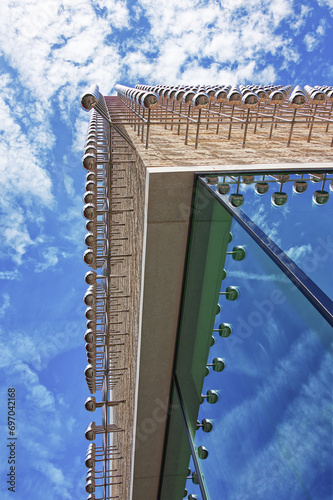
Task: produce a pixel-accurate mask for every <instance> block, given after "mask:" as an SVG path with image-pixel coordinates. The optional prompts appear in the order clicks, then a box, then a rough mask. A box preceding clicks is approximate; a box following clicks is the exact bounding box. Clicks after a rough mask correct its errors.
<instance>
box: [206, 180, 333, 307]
mask: <svg viewBox="0 0 333 500" xmlns="http://www.w3.org/2000/svg"><path fill="white" fill-rule="evenodd" d="M332 179H333V176H332V174H330V175H329V174H323V173H321V174H319V173H313V174H307V173H305V174H294V173H290V174H271V175H240V176H237V175H233V176H224V177H215V179H214V178H212V181H210V184H211V186H212V188H213V189H214V190H215V191H216V192H219V193H220V194H224V195H227V196H228V198H229V199H230V200H231V202H232V204H233V205H234V206H235V207H241V210H242V211H243V212H244V213H245V214H246V215H247V216H248V217H250V218H251V219H252V220H253V222H255V224H257V225H258V226H259V227H260V229H262V230H263V231H264V232H265V233H266V234H267V236H269V237H270V238H271V239H272V240H273V241H274V243H276V245H278V246H279V247H280V248H281V249H282V250H283V251H284V252H285V253H286V254H287V255H288V256H289V257H290V258H291V259H292V260H294V261H295V262H296V264H297V265H298V266H299V267H300V268H301V269H302V270H303V271H304V272H305V273H306V274H307V275H308V276H309V277H310V278H311V279H312V280H313V281H314V282H315V283H316V284H317V285H318V286H319V287H320V288H321V289H322V290H323V291H324V292H325V293H326V294H327V295H328V296H329V297H330V298H333V281H332V273H328V272H327V270H328V269H331V268H332V267H333V225H332V224H331V223H330V220H331V217H332V213H333V193H332V189H333V181H332ZM214 181H216V184H215V185H214ZM330 194H331V195H330Z"/></svg>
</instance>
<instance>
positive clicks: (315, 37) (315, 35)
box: [304, 19, 327, 52]
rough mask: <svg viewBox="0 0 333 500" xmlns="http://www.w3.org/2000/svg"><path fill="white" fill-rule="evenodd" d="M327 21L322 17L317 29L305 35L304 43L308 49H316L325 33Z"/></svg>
mask: <svg viewBox="0 0 333 500" xmlns="http://www.w3.org/2000/svg"><path fill="white" fill-rule="evenodd" d="M326 26H327V22H326V20H325V19H321V20H320V23H319V24H318V26H317V28H316V30H315V31H313V32H310V33H307V34H306V35H305V37H304V43H305V46H306V50H307V51H308V52H312V51H313V50H315V49H316V48H317V47H318V46H319V44H320V42H321V37H322V36H324V35H325V32H326Z"/></svg>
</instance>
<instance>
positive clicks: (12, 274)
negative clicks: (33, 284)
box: [0, 269, 22, 281]
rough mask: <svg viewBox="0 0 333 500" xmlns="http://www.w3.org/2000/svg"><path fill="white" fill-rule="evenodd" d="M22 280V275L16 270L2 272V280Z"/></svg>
mask: <svg viewBox="0 0 333 500" xmlns="http://www.w3.org/2000/svg"><path fill="white" fill-rule="evenodd" d="M20 279H22V274H21V273H20V272H19V271H18V270H17V269H15V271H0V280H8V281H15V280H20Z"/></svg>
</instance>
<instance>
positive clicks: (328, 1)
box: [317, 0, 333, 14]
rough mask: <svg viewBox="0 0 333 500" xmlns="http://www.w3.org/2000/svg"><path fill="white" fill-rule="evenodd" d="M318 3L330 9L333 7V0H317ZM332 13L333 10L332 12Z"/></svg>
mask: <svg viewBox="0 0 333 500" xmlns="http://www.w3.org/2000/svg"><path fill="white" fill-rule="evenodd" d="M317 2H318V4H319V5H322V6H323V7H326V6H327V7H329V8H330V9H333V0H317ZM332 14H333V12H332Z"/></svg>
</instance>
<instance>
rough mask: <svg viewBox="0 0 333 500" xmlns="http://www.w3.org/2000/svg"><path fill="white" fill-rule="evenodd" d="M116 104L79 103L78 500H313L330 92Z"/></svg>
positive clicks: (328, 300) (129, 94)
mask: <svg viewBox="0 0 333 500" xmlns="http://www.w3.org/2000/svg"><path fill="white" fill-rule="evenodd" d="M115 90H116V93H117V95H116V96H109V97H108V96H105V97H104V96H103V95H102V94H101V93H100V92H99V88H98V86H96V85H95V86H93V87H91V88H90V89H89V90H88V92H87V93H85V94H84V95H83V96H82V100H81V102H82V106H83V108H84V109H86V110H88V111H91V119H90V125H89V130H88V135H87V141H86V149H85V154H84V157H83V166H84V168H85V169H86V170H87V183H86V193H85V195H84V202H85V206H84V209H83V213H84V216H85V217H86V218H87V220H88V221H87V230H88V234H87V236H86V240H85V241H86V244H87V247H88V249H87V251H86V252H85V254H84V260H85V262H86V263H87V264H88V265H89V266H90V267H91V270H90V271H89V272H88V273H87V275H86V282H87V284H88V285H89V288H88V290H87V293H86V295H85V297H84V301H85V303H86V305H87V310H86V317H87V332H86V334H85V339H86V350H87V357H88V363H89V364H88V366H87V369H86V371H85V376H86V379H87V384H88V388H89V390H90V392H91V394H92V395H91V396H90V397H89V398H88V399H87V401H86V408H87V409H88V410H89V411H95V410H96V413H95V414H94V421H93V422H91V424H90V425H89V427H88V428H87V431H86V437H87V439H88V440H90V441H92V442H91V444H90V445H89V449H88V452H87V457H86V465H87V467H88V474H87V484H86V490H87V492H88V493H89V497H88V498H89V499H94V498H96V499H103V500H104V499H105V500H106V499H108V498H119V499H121V500H130V499H131V500H178V499H182V498H188V499H192V500H193V499H198V500H199V499H200V500H206V499H209V500H220V499H221V500H222V499H223V500H224V499H225V500H236V499H237V500H254V499H255V500H261V499H265V500H270V499H273V498H274V499H275V498H279V499H280V500H281V499H293V500H296V499H297V500H301V499H310V498H311V499H313V500H326V499H327V500H328V499H329V498H331V495H332V468H331V459H332V417H331V407H332V385H331V384H332V351H331V347H330V346H331V337H332V324H333V307H332V295H333V285H332V278H333V272H332V269H333V266H332V260H333V239H332V236H333V235H332V223H331V221H332V197H333V193H332V189H333V161H332V152H333V149H332V146H333V140H332V135H333V117H332V108H333V87H328V86H322V87H310V86H306V87H305V88H304V89H302V88H300V87H295V88H294V89H293V88H292V87H291V86H287V87H282V86H274V87H273V86H270V87H268V86H266V87H265V86H255V85H253V86H239V87H231V86H215V87H208V86H206V87H191V86H188V87H186V86H180V85H179V86H174V87H170V86H162V85H156V86H137V88H135V89H133V88H129V87H125V86H123V85H117V86H116V88H115ZM100 408H101V409H100ZM96 421H97V423H96ZM97 434H100V435H99V436H97Z"/></svg>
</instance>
